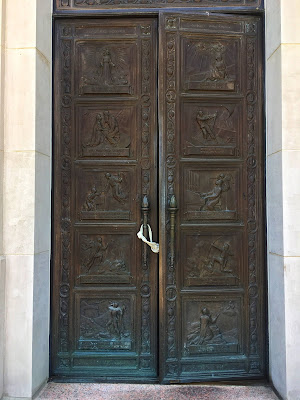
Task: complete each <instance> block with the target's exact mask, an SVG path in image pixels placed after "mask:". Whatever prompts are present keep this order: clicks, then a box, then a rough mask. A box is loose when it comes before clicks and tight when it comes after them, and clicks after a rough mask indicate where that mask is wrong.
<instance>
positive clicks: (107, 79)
mask: <svg viewBox="0 0 300 400" xmlns="http://www.w3.org/2000/svg"><path fill="white" fill-rule="evenodd" d="M100 67H101V69H102V79H103V84H104V85H111V84H113V73H112V69H113V68H114V67H115V64H114V63H113V62H112V60H111V54H110V51H109V50H108V49H104V51H103V57H102V61H101V62H100Z"/></svg>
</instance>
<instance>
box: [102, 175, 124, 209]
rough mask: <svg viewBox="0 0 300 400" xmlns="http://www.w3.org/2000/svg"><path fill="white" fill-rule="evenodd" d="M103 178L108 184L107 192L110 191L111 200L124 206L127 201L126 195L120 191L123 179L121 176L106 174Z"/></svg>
mask: <svg viewBox="0 0 300 400" xmlns="http://www.w3.org/2000/svg"><path fill="white" fill-rule="evenodd" d="M105 177H106V179H107V182H108V190H109V189H111V192H112V196H113V198H114V199H115V200H117V201H118V202H119V203H121V204H124V203H125V201H126V199H127V194H126V193H125V192H124V191H123V190H122V183H123V178H122V176H121V174H118V175H111V174H110V173H109V172H107V173H106V174H105Z"/></svg>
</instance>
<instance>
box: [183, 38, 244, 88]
mask: <svg viewBox="0 0 300 400" xmlns="http://www.w3.org/2000/svg"><path fill="white" fill-rule="evenodd" d="M182 47H183V60H184V66H183V69H182V84H183V89H184V90H187V91H190V90H198V91H231V92H232V91H237V90H238V88H239V79H240V77H239V75H238V71H239V68H238V63H239V50H238V42H237V41H236V40H231V41H229V40H226V41H224V40H219V39H209V40H208V39H207V38H205V39H203V38H201V39H186V38H184V39H182Z"/></svg>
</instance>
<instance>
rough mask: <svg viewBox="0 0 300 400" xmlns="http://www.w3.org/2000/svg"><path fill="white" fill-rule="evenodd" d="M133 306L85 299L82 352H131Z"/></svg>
mask: <svg viewBox="0 0 300 400" xmlns="http://www.w3.org/2000/svg"><path fill="white" fill-rule="evenodd" d="M127 307H129V302H128V301H126V300H124V301H122V303H121V302H119V301H116V300H107V299H105V300H99V299H82V300H81V302H80V338H79V343H78V346H79V349H80V350H130V349H131V347H132V341H131V332H130V331H129V330H128V328H129V325H130V322H129V320H128V319H129V318H128V317H129V316H130V315H129V312H128V311H127V310H128V308H127Z"/></svg>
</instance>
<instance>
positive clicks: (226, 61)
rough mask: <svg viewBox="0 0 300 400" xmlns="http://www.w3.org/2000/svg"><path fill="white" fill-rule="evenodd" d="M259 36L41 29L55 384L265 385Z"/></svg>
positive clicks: (249, 25)
mask: <svg viewBox="0 0 300 400" xmlns="http://www.w3.org/2000/svg"><path fill="white" fill-rule="evenodd" d="M261 26H262V25H261V20H260V18H259V17H246V16H236V15H235V16H230V15H214V14H212V15H206V14H197V13H196V12H195V11H194V12H193V14H189V13H180V12H160V13H159V15H158V16H157V17H147V16H146V17H141V16H138V17H132V16H128V17H123V18H97V19H95V18H94V19H74V18H73V19H60V20H58V21H56V23H55V65H54V81H55V93H54V167H53V168H54V196H53V208H54V217H53V220H54V235H53V242H54V245H53V289H52V316H53V317H52V363H51V370H52V376H54V377H56V379H67V380H72V379H73V380H83V381H84V380H86V381H87V380H94V381H97V380H98V381H112V382H119V381H126V382H138V381H148V382H151V381H153V382H154V381H157V380H160V382H163V383H173V382H197V381H208V380H220V379H223V380H224V379H245V378H259V377H263V376H264V374H265V368H266V366H265V354H264V353H265V312H264V240H263V238H264V235H263V232H264V214H263V194H264V191H263V125H262V90H261V85H262V61H261V60H262V49H261V38H262V36H261ZM150 228H151V230H152V237H153V239H152V240H153V241H156V242H159V253H158V254H157V253H155V252H153V251H152V249H151V246H149V244H147V243H146V242H144V241H142V240H141V239H139V238H138V237H137V233H138V232H139V231H140V233H141V234H143V235H144V237H145V238H147V239H148V242H151V240H150ZM140 236H141V235H140ZM154 250H155V249H154Z"/></svg>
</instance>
